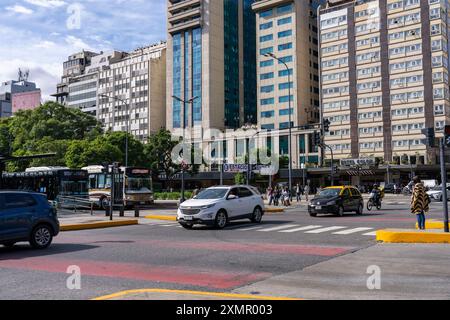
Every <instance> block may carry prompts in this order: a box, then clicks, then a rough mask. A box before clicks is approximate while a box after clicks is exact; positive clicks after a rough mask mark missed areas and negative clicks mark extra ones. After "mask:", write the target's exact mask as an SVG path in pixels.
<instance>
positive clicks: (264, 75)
mask: <svg viewBox="0 0 450 320" xmlns="http://www.w3.org/2000/svg"><path fill="white" fill-rule="evenodd" d="M273 77H274V74H273V72H269V73H262V74H261V75H260V78H261V80H267V79H272V78H273Z"/></svg>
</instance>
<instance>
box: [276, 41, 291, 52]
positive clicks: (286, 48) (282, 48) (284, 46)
mask: <svg viewBox="0 0 450 320" xmlns="http://www.w3.org/2000/svg"><path fill="white" fill-rule="evenodd" d="M288 49H292V42H289V43H285V44H280V45H279V46H278V51H283V50H288Z"/></svg>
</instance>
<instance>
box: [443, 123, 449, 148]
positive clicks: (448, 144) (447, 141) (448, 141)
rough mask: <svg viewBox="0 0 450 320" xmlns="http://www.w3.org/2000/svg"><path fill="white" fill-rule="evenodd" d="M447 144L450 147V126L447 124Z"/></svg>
mask: <svg viewBox="0 0 450 320" xmlns="http://www.w3.org/2000/svg"><path fill="white" fill-rule="evenodd" d="M444 132H445V145H446V146H447V147H450V126H445V130H444Z"/></svg>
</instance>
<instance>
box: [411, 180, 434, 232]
mask: <svg viewBox="0 0 450 320" xmlns="http://www.w3.org/2000/svg"><path fill="white" fill-rule="evenodd" d="M413 181H414V188H413V192H412V197H411V213H412V214H415V215H416V216H417V222H418V224H419V229H420V230H425V222H426V218H425V214H427V213H428V211H430V198H429V197H428V195H427V193H426V192H425V186H424V185H423V183H422V181H420V178H419V177H414V179H413Z"/></svg>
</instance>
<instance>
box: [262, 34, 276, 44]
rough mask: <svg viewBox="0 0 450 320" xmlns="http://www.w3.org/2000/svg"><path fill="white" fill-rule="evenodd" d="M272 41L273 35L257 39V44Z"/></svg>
mask: <svg viewBox="0 0 450 320" xmlns="http://www.w3.org/2000/svg"><path fill="white" fill-rule="evenodd" d="M271 40H273V34H268V35H266V36H261V37H259V42H267V41H271Z"/></svg>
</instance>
